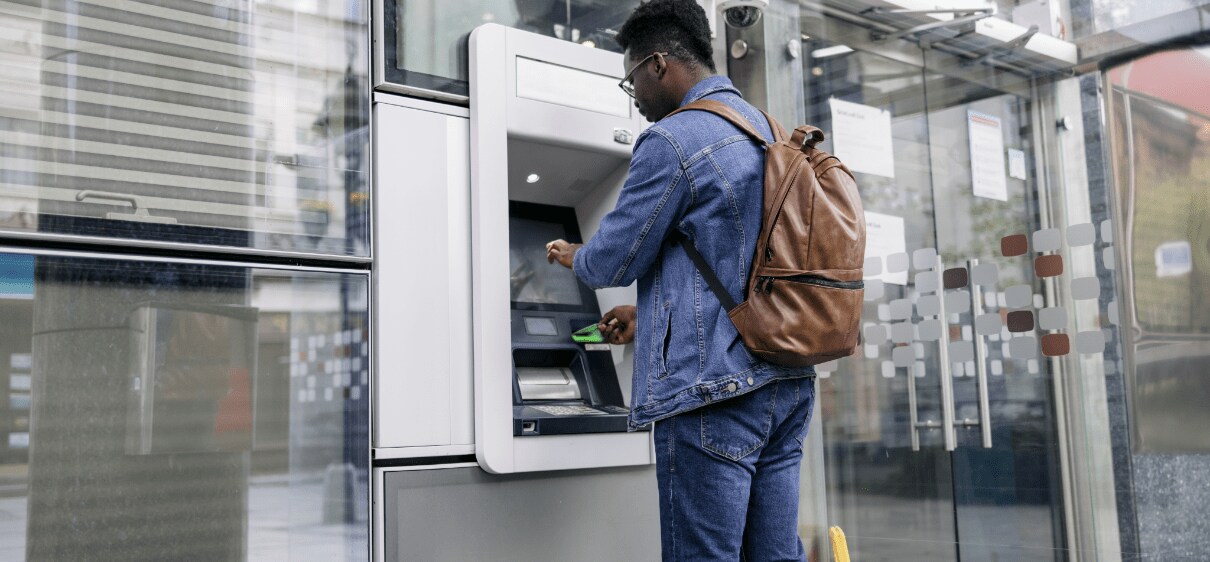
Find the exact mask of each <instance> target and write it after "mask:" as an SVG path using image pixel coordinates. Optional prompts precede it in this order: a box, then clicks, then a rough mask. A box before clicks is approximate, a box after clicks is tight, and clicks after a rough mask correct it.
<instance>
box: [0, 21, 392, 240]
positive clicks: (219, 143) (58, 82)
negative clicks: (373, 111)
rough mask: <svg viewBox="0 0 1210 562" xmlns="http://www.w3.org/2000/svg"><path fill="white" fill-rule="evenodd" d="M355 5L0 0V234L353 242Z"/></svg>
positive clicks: (360, 132)
mask: <svg viewBox="0 0 1210 562" xmlns="http://www.w3.org/2000/svg"><path fill="white" fill-rule="evenodd" d="M365 4H366V3H364V2H362V3H355V4H353V5H354V6H360V7H359V8H355V9H350V8H349V7H348V6H350V5H349V4H348V3H346V2H343V1H338V0H316V1H312V2H309V3H301V4H299V5H297V6H295V3H292V2H284V1H266V2H255V3H253V2H251V1H248V0H242V1H237V2H226V1H222V2H219V1H215V0H209V1H203V2H186V3H167V4H164V3H140V2H123V3H118V4H113V3H104V2H99V3H85V2H75V1H69V0H46V1H43V2H36V3H33V4H32V5H31V4H30V3H28V2H21V1H16V2H14V1H8V0H0V29H3V30H4V31H5V33H4V35H5V38H6V39H5V46H4V47H2V48H0V67H3V68H5V69H6V70H5V71H4V79H5V86H4V89H3V91H4V95H3V98H4V104H3V105H4V107H3V109H2V111H0V135H2V137H3V141H2V142H0V230H18V231H26V232H39V233H55V234H82V235H90V236H108V237H120V238H137V239H140V240H158V241H169V242H190V243H202V244H217V245H226V246H236V247H252V248H262V249H272V250H289V251H301V252H319V253H330V254H339V255H346V254H347V255H359V256H364V255H368V254H369V249H368V228H367V224H366V221H367V216H368V212H367V209H368V196H367V194H368V189H367V181H366V177H367V173H366V172H367V170H368V163H367V162H366V159H365V158H364V153H365V150H366V144H367V142H368V136H367V134H366V120H367V115H368V102H369V86H368V84H367V83H366V75H365V71H364V69H365V68H366V66H367V65H366V62H365V61H366V55H365V53H364V51H365V49H366V41H365V39H364V33H363V32H362V31H361V27H360V24H362V23H363V22H365V21H366V15H365V13H364V12H365Z"/></svg>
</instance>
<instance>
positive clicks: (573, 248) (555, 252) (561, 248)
mask: <svg viewBox="0 0 1210 562" xmlns="http://www.w3.org/2000/svg"><path fill="white" fill-rule="evenodd" d="M582 247H584V245H583V244H572V243H571V242H568V241H566V240H562V239H559V240H555V241H554V242H547V243H546V262H547V263H555V262H559V265H562V266H563V267H566V268H567V269H571V260H572V258H574V257H576V252H577V251H579V250H580V248H582Z"/></svg>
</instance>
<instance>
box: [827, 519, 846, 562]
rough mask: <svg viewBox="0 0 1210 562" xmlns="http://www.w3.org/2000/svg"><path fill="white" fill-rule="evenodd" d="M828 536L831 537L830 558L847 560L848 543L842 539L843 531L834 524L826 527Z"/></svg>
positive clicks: (837, 560) (837, 561) (836, 561)
mask: <svg viewBox="0 0 1210 562" xmlns="http://www.w3.org/2000/svg"><path fill="white" fill-rule="evenodd" d="M828 538H830V539H832V560H834V561H835V562H849V543H848V542H846V541H845V540H844V531H842V530H840V527H835V526H834V527H832V528H830V529H828Z"/></svg>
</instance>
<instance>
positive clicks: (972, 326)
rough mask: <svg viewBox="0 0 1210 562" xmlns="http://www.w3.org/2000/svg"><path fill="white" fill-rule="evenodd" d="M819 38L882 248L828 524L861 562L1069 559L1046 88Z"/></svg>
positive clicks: (872, 254) (838, 382)
mask: <svg viewBox="0 0 1210 562" xmlns="http://www.w3.org/2000/svg"><path fill="white" fill-rule="evenodd" d="M813 36H814V37H815V38H814V39H812V40H810V41H808V42H807V43H806V44H805V45H804V49H803V52H804V55H805V56H804V57H803V59H804V64H805V68H804V76H805V77H806V84H805V88H806V100H807V108H806V115H807V119H808V121H809V122H811V123H813V124H816V125H819V126H821V128H823V129H824V130H825V131H830V132H831V134H832V137H831V139H830V141H829V143H828V145H827V146H824V147H823V148H824V150H828V151H830V152H833V153H834V154H836V155H837V156H839V157H840V158H841V159H842V160H844V161H845V163H846V164H847V165H848V166H849V167H850V168H851V169H853V170H854V173H855V175H856V176H857V181H858V185H859V187H860V188H861V191H862V196H863V200H864V204H865V210H866V213H867V224H868V236H869V246H868V248H869V249H868V251H867V258H868V259H867V263H866V277H867V288H866V302H865V308H864V313H863V327H862V329H863V338H864V345H863V348H862V350H861V352H859V353H858V354H857V355H855V356H853V357H849V358H846V359H843V360H841V361H839V362H837V363H835V364H832V365H826V366H821V368H820V371H821V381H820V396H821V399H820V416H819V419H820V420H821V421H822V431H823V447H824V455H825V460H824V465H825V473H826V479H827V495H828V519H829V521H828V522H829V524H832V525H840V526H841V527H842V528H843V529H844V530H845V533H846V535H847V536H848V544H849V548H850V554H851V555H852V557H853V558H854V559H856V560H863V561H866V560H1000V561H1007V560H1031V561H1032V560H1054V559H1061V558H1063V554H1062V552H1063V551H1062V550H1061V548H1062V536H1063V533H1062V503H1061V496H1060V493H1059V478H1058V463H1059V455H1058V445H1057V438H1056V432H1055V423H1054V419H1053V417H1052V416H1053V412H1054V408H1053V400H1052V396H1051V388H1052V385H1051V383H1052V381H1053V379H1052V373H1051V372H1050V370H1049V363H1050V362H1048V361H1046V360H1045V358H1046V355H1054V354H1055V353H1044V352H1056V351H1057V350H1058V348H1059V347H1061V343H1062V342H1059V341H1056V340H1057V339H1058V338H1049V337H1048V336H1049V335H1050V334H1049V333H1047V331H1046V328H1047V327H1048V326H1050V325H1051V324H1054V325H1059V324H1065V323H1066V319H1065V318H1059V316H1060V311H1058V310H1055V309H1053V308H1048V307H1047V303H1048V300H1047V299H1048V294H1049V293H1048V285H1047V277H1046V276H1053V275H1055V273H1054V272H1055V271H1056V268H1057V270H1058V271H1060V272H1061V270H1062V262H1061V258H1060V259H1059V260H1058V263H1055V262H1056V260H1055V259H1053V258H1048V257H1046V255H1044V253H1045V252H1046V251H1047V250H1046V249H1047V248H1050V246H1051V244H1052V243H1053V244H1056V245H1057V244H1058V241H1057V240H1052V238H1053V236H1052V234H1053V235H1057V233H1056V232H1051V231H1048V230H1047V229H1044V228H1042V227H1043V226H1044V225H1043V224H1042V220H1041V219H1040V218H1039V217H1040V216H1041V215H1040V214H1039V212H1038V208H1037V206H1036V200H1037V197H1036V196H1035V195H1034V192H1035V191H1036V186H1035V183H1034V179H1033V178H1034V174H1033V173H1032V171H1031V170H1032V166H1033V158H1032V156H1033V155H1032V152H1033V148H1032V145H1033V135H1034V130H1033V126H1032V122H1031V117H1030V116H1031V109H1032V108H1031V102H1030V98H1029V96H1028V91H1029V90H1028V88H1027V87H1025V88H1017V89H1016V91H1015V93H1013V92H1009V91H1005V90H1002V89H993V88H989V87H985V86H983V85H981V84H980V83H976V82H973V81H967V80H965V79H963V78H962V77H961V76H962V74H963V73H962V72H961V71H960V70H961V69H955V68H949V69H944V71H941V72H938V71H934V70H931V69H930V65H929V64H926V63H925V61H926V60H927V61H932V60H934V59H935V58H936V57H933V56H932V55H933V54H932V53H919V54H918V56H916V57H895V58H889V57H885V56H880V55H878V54H874V53H873V52H869V51H863V50H854V48H852V47H850V46H848V45H843V44H838V43H833V42H829V41H827V40H822V39H819V38H818V37H819V34H817V33H816V34H813ZM903 48H904V49H906V48H907V47H906V45H905V46H904V47H903ZM955 70H958V71H955ZM971 74H972V75H978V74H983V73H982V72H971ZM1023 82H1024V84H1026V85H1027V84H1028V82H1027V81H1023V80H1021V79H1020V78H1017V79H1016V80H1015V81H1012V82H1011V83H1015V84H1017V85H1018V86H1020V85H1021V84H1022V83H1023ZM993 83H1010V82H1009V81H1004V80H997V81H993ZM1054 249H1056V250H1057V249H1058V248H1057V246H1056V247H1055V248H1054ZM1039 252H1042V253H1043V254H1040V253H1039ZM1055 257H1057V256H1055Z"/></svg>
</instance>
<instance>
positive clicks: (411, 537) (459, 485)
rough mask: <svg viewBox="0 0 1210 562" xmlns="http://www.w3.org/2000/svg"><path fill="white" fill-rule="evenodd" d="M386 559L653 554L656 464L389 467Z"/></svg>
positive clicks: (522, 561) (503, 560)
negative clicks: (499, 470)
mask: <svg viewBox="0 0 1210 562" xmlns="http://www.w3.org/2000/svg"><path fill="white" fill-rule="evenodd" d="M383 481H384V484H383V488H384V489H383V499H384V502H385V506H384V509H385V512H386V513H385V515H386V517H385V521H384V523H383V528H384V530H385V532H384V535H385V540H384V542H385V549H384V552H383V554H384V557H383V558H384V560H391V561H396V560H398V561H424V562H440V561H444V560H448V561H451V562H463V561H466V560H493V561H496V562H507V561H517V562H534V561H547V560H550V561H554V560H575V561H577V562H591V561H594V560H600V561H611V560H635V561H637V560H658V559H659V558H660V526H659V502H658V496H657V495H656V484H655V468H654V467H639V468H625V469H602V470H581V471H566V472H547V473H536V474H519V475H516V474H515V475H508V476H496V475H491V474H488V473H486V472H484V471H482V470H480V469H479V468H478V467H469V468H449V469H438V470H405V471H399V472H388V473H387V474H386V476H385V477H384V478H383Z"/></svg>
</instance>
